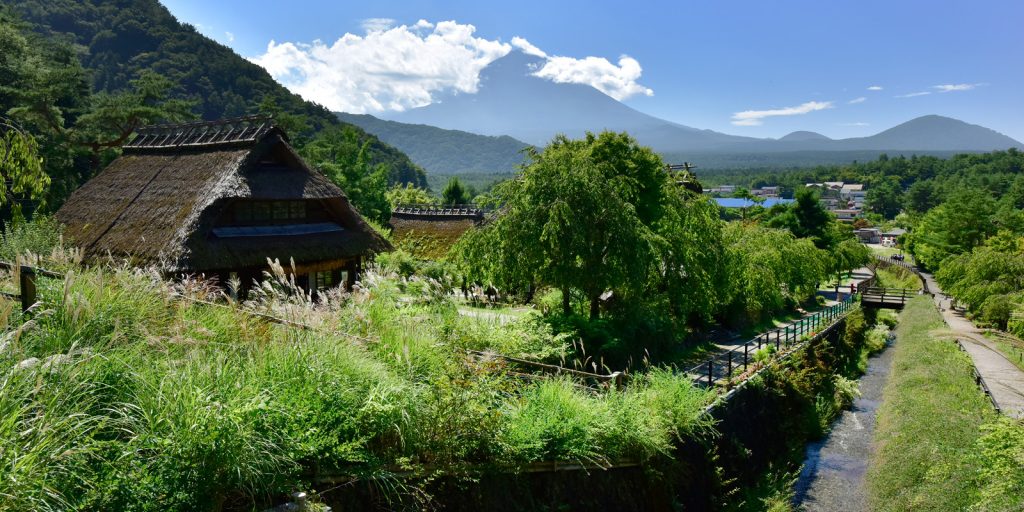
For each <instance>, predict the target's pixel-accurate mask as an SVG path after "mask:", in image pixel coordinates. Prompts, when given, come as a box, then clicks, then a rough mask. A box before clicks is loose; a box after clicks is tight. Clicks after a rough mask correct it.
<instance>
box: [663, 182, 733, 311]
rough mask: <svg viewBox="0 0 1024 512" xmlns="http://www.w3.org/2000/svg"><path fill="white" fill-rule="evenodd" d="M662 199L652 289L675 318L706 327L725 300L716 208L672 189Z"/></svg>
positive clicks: (724, 271) (723, 256) (720, 226)
mask: <svg viewBox="0 0 1024 512" xmlns="http://www.w3.org/2000/svg"><path fill="white" fill-rule="evenodd" d="M665 198H666V199H665V202H664V208H663V211H664V214H663V215H662V216H661V218H660V220H659V221H658V222H657V226H656V233H657V235H658V238H657V241H658V244H657V246H656V247H657V251H658V264H657V265H655V267H654V269H655V285H654V289H655V290H660V291H663V292H664V293H665V294H666V295H667V300H668V303H669V308H670V310H671V313H672V315H673V316H674V317H675V318H678V319H680V320H683V321H687V320H695V321H700V322H708V321H710V320H711V319H712V317H713V315H715V314H717V313H718V312H719V311H720V308H721V306H722V304H723V303H724V302H725V299H726V298H727V297H728V294H727V291H726V290H725V288H726V287H727V286H728V275H727V274H728V272H729V268H728V267H727V266H726V265H725V264H723V262H724V261H725V259H726V253H725V245H724V241H723V233H722V230H723V224H724V223H723V222H722V221H721V219H720V218H719V214H718V211H719V209H718V205H717V204H716V203H715V202H714V201H712V200H711V199H709V198H707V197H704V196H701V195H695V194H692V193H689V192H687V190H686V189H685V188H683V187H675V190H670V191H669V192H668V193H666V194H665Z"/></svg>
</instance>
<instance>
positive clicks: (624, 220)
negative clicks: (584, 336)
mask: <svg viewBox="0 0 1024 512" xmlns="http://www.w3.org/2000/svg"><path fill="white" fill-rule="evenodd" d="M530 159H531V162H530V164H529V165H527V166H526V167H525V168H524V170H523V173H522V175H521V176H520V178H519V179H516V180H512V181H509V182H506V183H504V184H503V185H502V186H501V187H500V189H499V190H498V191H496V193H497V194H498V195H499V196H500V197H501V199H502V202H503V204H504V207H503V212H502V215H501V216H500V217H498V218H497V219H496V220H495V221H494V222H492V223H491V224H489V225H488V226H487V227H485V228H484V229H482V230H479V231H478V232H476V233H473V234H471V235H470V236H464V237H463V238H462V239H461V241H460V243H459V247H460V249H459V250H460V251H461V256H460V260H461V262H462V265H463V267H464V268H465V269H467V271H468V273H470V275H472V276H473V277H475V278H482V279H485V280H493V281H494V282H496V283H498V284H500V285H503V286H504V287H506V288H509V289H514V288H523V287H526V286H532V285H538V284H539V285H547V286H552V287H555V288H559V289H561V290H562V292H563V297H564V301H563V312H564V313H566V314H568V313H570V312H571V311H570V303H569V297H570V294H571V291H572V290H579V291H580V292H581V293H582V294H583V295H584V296H585V297H586V298H587V300H588V301H589V302H590V316H591V317H592V318H596V317H597V316H598V314H599V306H600V302H599V301H600V296H601V295H602V294H603V293H605V291H607V290H614V291H616V292H617V293H631V292H636V291H638V290H639V289H640V287H641V286H642V285H643V283H644V279H645V278H646V277H647V272H648V271H649V269H650V268H651V265H652V260H653V256H654V247H653V238H654V234H653V232H652V226H651V223H652V222H653V221H654V220H656V217H657V215H658V214H660V211H659V210H660V208H661V195H662V188H663V187H664V186H665V185H666V175H665V173H664V171H663V169H662V164H661V161H660V159H659V158H658V157H657V156H656V155H655V154H654V153H653V152H651V151H650V150H649V149H647V148H641V147H640V146H638V145H637V144H636V142H635V141H634V140H633V139H631V138H630V137H629V136H628V135H625V134H614V133H610V132H604V133H602V134H600V135H593V134H588V135H587V137H586V138H585V139H581V140H570V139H568V138H566V137H563V136H559V137H556V138H555V139H554V140H553V141H552V142H551V144H550V145H549V146H548V147H547V148H545V149H544V151H542V152H535V151H534V152H531V153H530Z"/></svg>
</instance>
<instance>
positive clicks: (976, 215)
mask: <svg viewBox="0 0 1024 512" xmlns="http://www.w3.org/2000/svg"><path fill="white" fill-rule="evenodd" d="M995 206H996V205H995V200H994V199H993V198H992V197H991V196H990V195H988V194H986V193H984V192H981V191H979V190H976V189H962V190H959V191H957V192H955V193H954V194H953V195H951V196H950V198H949V200H947V201H946V202H945V203H942V204H940V205H939V206H936V207H935V208H933V209H932V210H931V211H929V212H928V213H927V214H926V215H925V216H924V217H923V218H922V219H921V222H920V223H919V224H918V226H917V228H916V229H915V230H914V231H913V232H912V233H911V237H910V244H909V245H910V249H911V250H912V252H913V253H914V255H915V256H916V257H917V260H918V261H919V262H920V263H922V264H924V265H925V266H926V267H927V268H931V269H935V270H937V269H938V268H939V266H940V264H941V263H942V260H944V259H946V258H947V257H949V256H951V255H955V254H961V253H964V252H967V251H970V250H971V249H972V248H974V247H976V246H978V245H981V243H982V242H984V241H985V239H986V238H988V237H989V236H991V235H993V234H995V232H996V227H995V225H994V224H993V222H992V215H993V214H994V213H995Z"/></svg>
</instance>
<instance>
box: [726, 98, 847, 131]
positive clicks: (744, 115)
mask: <svg viewBox="0 0 1024 512" xmlns="http://www.w3.org/2000/svg"><path fill="white" fill-rule="evenodd" d="M832 103H833V102H831V101H808V102H807V103H801V104H800V105H797V106H795V107H786V108H776V109H771V110H744V111H743V112H736V113H735V114H733V115H732V124H734V125H736V126H760V125H761V124H763V121H762V120H763V119H764V118H766V117H776V116H798V115H803V114H809V113H811V112H814V111H816V110H825V109H826V108H832Z"/></svg>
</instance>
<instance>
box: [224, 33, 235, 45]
mask: <svg viewBox="0 0 1024 512" xmlns="http://www.w3.org/2000/svg"><path fill="white" fill-rule="evenodd" d="M224 37H226V38H228V42H229V43H230V42H233V41H234V40H235V34H233V33H231V32H224Z"/></svg>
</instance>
